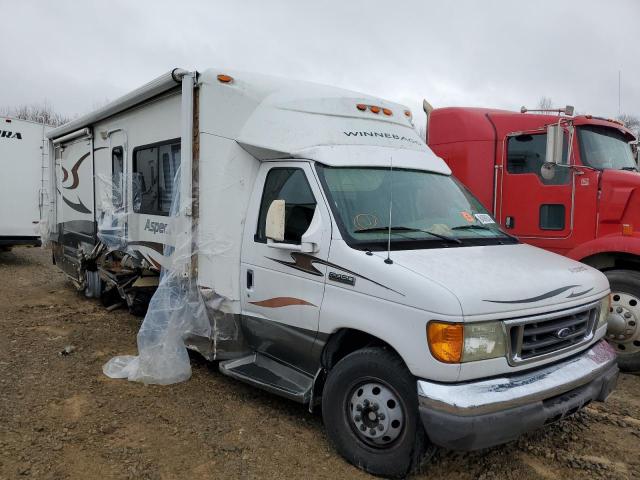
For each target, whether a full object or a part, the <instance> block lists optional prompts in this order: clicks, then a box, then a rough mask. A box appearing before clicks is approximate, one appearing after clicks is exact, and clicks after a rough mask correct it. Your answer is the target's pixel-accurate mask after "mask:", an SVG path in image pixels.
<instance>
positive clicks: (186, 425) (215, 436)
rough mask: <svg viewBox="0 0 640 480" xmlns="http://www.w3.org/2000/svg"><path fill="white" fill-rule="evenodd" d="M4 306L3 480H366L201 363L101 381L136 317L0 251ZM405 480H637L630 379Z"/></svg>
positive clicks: (317, 421) (304, 428) (41, 256)
mask: <svg viewBox="0 0 640 480" xmlns="http://www.w3.org/2000/svg"><path fill="white" fill-rule="evenodd" d="M0 299H1V300H2V302H0V322H1V323H0V332H1V333H0V479H13V478H25V477H26V478H45V479H67V478H78V479H94V478H131V479H163V480H164V479H167V480H168V479H177V478H187V477H188V478H190V479H196V480H197V479H204V478H207V479H210V478H221V477H225V478H284V477H288V478H301V477H305V478H368V477H369V476H368V475H366V474H365V473H363V472H361V471H359V470H357V469H355V468H354V467H352V466H350V465H349V464H348V463H346V462H345V461H344V460H342V458H341V457H339V456H338V455H337V454H336V453H335V452H334V451H333V450H332V449H331V448H330V446H329V445H328V443H327V439H326V437H325V434H324V431H323V427H322V421H321V418H320V416H319V415H310V414H308V413H307V412H306V411H305V409H304V408H303V407H302V406H300V405H298V404H295V403H292V402H289V401H287V400H283V399H280V398H278V397H276V396H273V395H270V394H267V393H264V392H261V391H259V390H256V389H254V388H252V387H249V386H246V385H243V384H241V383H239V382H237V381H234V380H232V379H229V378H227V377H224V376H222V375H221V374H219V373H218V372H217V371H216V369H215V368H214V366H213V365H211V364H209V363H207V362H205V361H204V360H202V359H201V358H200V357H198V356H197V355H194V356H193V357H192V365H193V377H192V378H191V380H189V381H188V382H185V383H182V384H178V385H172V386H153V385H149V386H145V385H141V384H136V383H131V382H127V381H124V380H112V379H109V378H107V377H105V376H104V375H103V374H102V365H103V364H104V363H105V362H106V361H107V360H108V359H109V358H111V357H112V356H114V355H116V354H135V353H136V332H137V331H138V328H139V325H140V319H138V318H136V317H133V316H131V315H129V314H128V313H127V312H125V311H123V310H118V311H114V312H111V313H109V312H107V311H106V310H105V309H104V308H103V307H102V306H100V305H99V304H98V303H97V302H95V301H93V300H87V299H85V298H83V297H81V296H80V295H78V294H77V293H76V292H75V291H74V290H73V287H72V286H71V284H70V283H69V282H68V281H67V280H65V277H64V276H63V275H62V273H60V272H59V271H58V270H57V269H56V267H54V266H52V265H51V262H50V254H49V252H48V251H46V250H42V249H28V248H20V249H15V250H14V251H12V252H5V253H0ZM69 346H72V348H67V350H69V351H70V353H67V354H62V353H61V352H62V351H63V350H64V349H65V347H69ZM65 353H66V352H65ZM415 478H423V479H427V478H429V479H442V480H450V479H451V480H453V479H461V480H466V479H469V480H471V479H479V480H482V479H484V480H488V479H517V480H529V479H531V480H533V479H563V480H566V479H635V478H637V479H640V377H639V376H633V375H622V376H621V378H620V382H619V385H618V389H617V391H616V392H615V393H614V394H613V395H612V396H611V397H610V398H609V400H608V401H607V403H606V404H592V405H591V406H589V407H587V408H586V409H585V410H584V411H583V412H581V413H579V414H577V415H575V416H574V417H572V418H570V419H567V420H564V421H561V422H559V423H557V424H554V425H551V426H549V427H547V428H545V429H543V430H540V431H537V432H533V433H531V434H528V435H526V436H524V437H522V438H521V439H520V440H518V441H517V442H513V443H511V444H508V445H505V446H502V447H498V448H493V449H489V450H485V451H480V452H474V453H455V452H449V451H442V450H441V451H438V452H437V453H436V454H435V456H434V457H433V459H432V460H431V461H430V462H429V463H428V464H427V465H425V466H424V467H423V469H422V471H421V472H420V473H419V474H417V475H416V477H415Z"/></svg>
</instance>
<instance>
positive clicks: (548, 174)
mask: <svg viewBox="0 0 640 480" xmlns="http://www.w3.org/2000/svg"><path fill="white" fill-rule="evenodd" d="M557 168H558V167H557V166H556V164H555V163H552V162H545V163H543V164H542V167H540V176H541V177H542V178H544V179H545V180H553V177H555V176H556V169H557Z"/></svg>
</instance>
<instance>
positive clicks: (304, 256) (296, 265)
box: [266, 252, 404, 297]
mask: <svg viewBox="0 0 640 480" xmlns="http://www.w3.org/2000/svg"><path fill="white" fill-rule="evenodd" d="M290 255H291V258H293V262H286V261H284V260H278V259H277V258H271V257H266V258H268V259H269V260H273V261H274V262H278V263H280V264H282V265H286V266H287V267H291V268H293V269H295V270H300V271H301V272H305V273H309V274H311V275H316V276H320V277H321V276H322V272H321V271H320V270H318V269H317V268H316V267H315V266H314V265H313V264H314V263H319V264H320V265H326V266H327V267H331V268H337V269H338V270H342V271H343V272H346V273H349V274H351V275H354V276H356V277H358V278H362V279H363V280H366V281H368V282H371V283H373V284H374V285H378V286H379V287H382V288H385V289H387V290H390V291H392V292H395V293H397V294H398V295H402V296H403V297H404V294H403V293H400V292H398V291H397V290H394V289H393V288H390V287H387V286H386V285H383V284H381V283H378V282H376V281H375V280H371V279H370V278H367V277H365V276H363V275H360V274H358V273H356V272H354V271H352V270H349V269H347V268H344V267H341V266H340V265H336V264H335V263H331V262H327V261H325V260H322V259H321V258H318V257H314V256H313V255H309V254H308V253H300V252H291V253H290Z"/></svg>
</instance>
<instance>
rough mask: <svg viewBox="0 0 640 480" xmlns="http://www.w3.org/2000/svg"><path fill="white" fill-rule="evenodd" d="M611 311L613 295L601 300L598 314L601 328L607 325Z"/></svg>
mask: <svg viewBox="0 0 640 480" xmlns="http://www.w3.org/2000/svg"><path fill="white" fill-rule="evenodd" d="M610 311H611V294H609V295H607V296H606V297H604V298H603V299H602V300H600V312H599V313H598V326H597V327H596V328H600V327H602V326H603V325H605V324H606V323H607V319H608V318H609V313H610Z"/></svg>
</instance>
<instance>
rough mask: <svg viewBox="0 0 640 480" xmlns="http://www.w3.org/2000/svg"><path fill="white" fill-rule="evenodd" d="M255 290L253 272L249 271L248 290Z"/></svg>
mask: <svg viewBox="0 0 640 480" xmlns="http://www.w3.org/2000/svg"><path fill="white" fill-rule="evenodd" d="M252 288H253V270H249V269H247V290H251V289H252Z"/></svg>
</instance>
